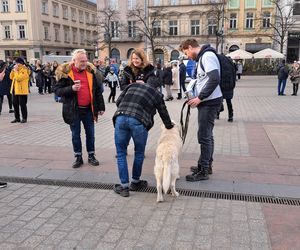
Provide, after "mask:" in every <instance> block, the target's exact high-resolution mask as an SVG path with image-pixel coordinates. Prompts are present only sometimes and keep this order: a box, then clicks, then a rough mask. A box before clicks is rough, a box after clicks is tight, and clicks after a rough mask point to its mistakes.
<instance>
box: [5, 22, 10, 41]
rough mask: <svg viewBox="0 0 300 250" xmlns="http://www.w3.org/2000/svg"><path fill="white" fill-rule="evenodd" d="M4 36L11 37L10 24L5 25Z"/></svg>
mask: <svg viewBox="0 0 300 250" xmlns="http://www.w3.org/2000/svg"><path fill="white" fill-rule="evenodd" d="M4 38H5V39H11V31H10V25H4Z"/></svg>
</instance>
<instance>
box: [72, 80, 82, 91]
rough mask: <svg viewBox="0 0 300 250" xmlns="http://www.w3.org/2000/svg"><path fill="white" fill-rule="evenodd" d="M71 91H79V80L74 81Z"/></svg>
mask: <svg viewBox="0 0 300 250" xmlns="http://www.w3.org/2000/svg"><path fill="white" fill-rule="evenodd" d="M72 89H73V91H79V89H80V80H75V81H74V85H73V86H72Z"/></svg>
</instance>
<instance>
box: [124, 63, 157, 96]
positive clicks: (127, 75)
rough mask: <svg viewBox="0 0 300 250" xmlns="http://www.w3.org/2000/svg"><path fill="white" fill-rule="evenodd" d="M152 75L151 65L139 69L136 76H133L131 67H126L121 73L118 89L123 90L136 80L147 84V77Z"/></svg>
mask: <svg viewBox="0 0 300 250" xmlns="http://www.w3.org/2000/svg"><path fill="white" fill-rule="evenodd" d="M153 75H154V66H152V65H151V64H149V65H147V66H146V67H145V68H143V69H140V70H139V72H138V73H137V74H134V72H133V70H132V68H131V67H129V66H126V67H125V68H124V71H123V77H122V80H121V81H120V88H121V90H124V89H125V88H126V87H127V86H128V85H129V84H130V83H133V82H136V81H137V80H142V81H144V82H147V80H148V78H149V76H153Z"/></svg>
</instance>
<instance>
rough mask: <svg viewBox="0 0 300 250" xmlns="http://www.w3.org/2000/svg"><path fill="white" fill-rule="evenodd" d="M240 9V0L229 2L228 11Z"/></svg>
mask: <svg viewBox="0 0 300 250" xmlns="http://www.w3.org/2000/svg"><path fill="white" fill-rule="evenodd" d="M239 7H240V0H229V9H237V8H239Z"/></svg>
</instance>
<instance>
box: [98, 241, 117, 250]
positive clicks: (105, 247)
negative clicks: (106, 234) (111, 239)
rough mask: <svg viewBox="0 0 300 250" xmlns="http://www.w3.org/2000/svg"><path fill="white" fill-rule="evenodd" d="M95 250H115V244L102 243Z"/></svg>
mask: <svg viewBox="0 0 300 250" xmlns="http://www.w3.org/2000/svg"><path fill="white" fill-rule="evenodd" d="M95 249H96V250H110V249H115V244H114V243H107V242H100V243H99V244H98V246H97V247H96V248H95Z"/></svg>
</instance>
